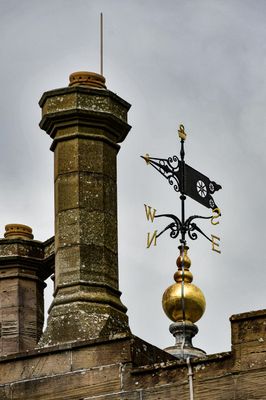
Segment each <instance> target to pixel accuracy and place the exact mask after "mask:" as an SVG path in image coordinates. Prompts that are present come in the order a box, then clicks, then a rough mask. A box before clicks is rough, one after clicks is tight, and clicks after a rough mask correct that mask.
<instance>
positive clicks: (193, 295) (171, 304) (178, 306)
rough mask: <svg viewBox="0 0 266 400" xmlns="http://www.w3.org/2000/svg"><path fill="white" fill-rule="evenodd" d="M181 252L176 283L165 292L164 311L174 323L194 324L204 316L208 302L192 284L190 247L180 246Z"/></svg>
mask: <svg viewBox="0 0 266 400" xmlns="http://www.w3.org/2000/svg"><path fill="white" fill-rule="evenodd" d="M179 250H180V255H179V257H178V259H177V261H176V264H177V267H178V270H177V271H176V273H175V274H174V280H175V281H176V283H174V284H173V285H171V286H169V287H168V288H167V289H166V291H165V292H164V294H163V299H162V304H163V309H164V312H165V314H166V315H167V316H168V318H170V319H171V320H172V321H174V322H177V321H183V320H186V321H191V322H193V323H194V322H196V321H198V320H199V319H200V318H201V317H202V315H203V314H204V311H205V307H206V301H205V297H204V295H203V293H202V291H201V290H200V289H199V288H198V287H197V286H196V285H194V284H193V283H191V282H192V280H193V275H192V273H191V272H190V271H189V268H190V265H191V261H190V258H189V257H188V255H187V251H188V247H187V246H179ZM182 282H183V283H182ZM182 286H183V289H182ZM182 292H183V296H182ZM182 297H183V298H182Z"/></svg>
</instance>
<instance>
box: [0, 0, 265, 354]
mask: <svg viewBox="0 0 266 400" xmlns="http://www.w3.org/2000/svg"><path fill="white" fill-rule="evenodd" d="M101 11H102V12H103V13H104V20H105V51H104V53H105V56H104V75H105V77H106V80H107V86H108V88H109V89H110V90H112V91H114V92H115V93H117V94H118V95H119V96H121V97H122V98H124V99H125V100H127V101H128V102H129V103H130V104H132V108H131V110H130V112H129V123H130V125H132V129H131V131H130V133H129V135H128V137H127V139H126V140H125V142H124V143H123V144H122V146H121V150H120V152H119V156H118V203H119V271H120V289H121V290H122V292H123V296H122V301H123V303H124V304H125V305H126V306H127V307H128V316H129V321H130V326H131V329H132V332H133V333H134V334H136V335H138V336H140V337H141V338H143V339H145V340H147V341H149V342H150V343H152V344H155V345H156V346H158V347H161V348H164V347H167V346H170V345H172V344H173V343H174V339H173V337H172V336H171V334H170V333H169V331H168V327H169V324H170V321H169V320H168V319H167V317H166V316H165V315H164V313H163V310H162V307H161V298H162V294H163V292H164V290H165V289H166V288H167V287H168V286H169V285H171V284H172V283H173V274H174V272H175V270H176V266H175V260H176V258H177V253H178V250H177V246H178V241H176V240H173V239H170V238H169V237H168V235H167V234H166V235H164V236H162V237H160V238H159V239H158V242H157V247H153V248H150V249H149V250H147V249H146V248H145V246H146V234H147V232H148V231H151V230H152V229H155V228H156V227H159V228H160V227H163V221H158V222H157V221H155V222H154V224H153V226H151V224H150V223H148V222H147V221H146V218H145V212H144V206H143V204H144V203H146V204H149V205H151V206H153V207H154V208H156V209H157V210H158V212H160V213H164V212H168V213H174V214H176V215H178V216H180V204H179V203H180V201H179V196H178V195H177V194H176V193H175V192H174V191H173V189H172V188H171V187H170V186H169V185H168V184H167V182H166V180H164V179H163V178H162V177H161V175H159V174H158V173H157V172H156V171H155V170H153V169H152V168H151V167H147V166H146V165H145V162H144V161H143V160H142V159H141V158H140V157H139V156H140V155H142V154H145V153H149V154H150V155H152V156H157V157H168V156H172V155H175V154H176V155H179V142H178V139H177V127H178V125H179V124H180V123H183V124H184V125H185V128H186V131H187V135H188V136H187V141H186V160H187V162H188V163H189V164H190V165H192V166H193V167H194V168H196V169H198V170H199V171H200V172H202V173H204V174H205V175H207V176H209V177H210V178H211V179H212V180H215V181H216V182H217V183H219V184H221V185H222V187H223V189H222V191H219V192H217V193H216V194H215V201H216V203H217V205H218V206H219V207H220V208H221V211H222V218H221V223H220V224H219V225H218V226H216V227H214V226H212V225H211V224H210V223H209V222H203V223H201V222H200V223H199V224H200V227H201V228H202V229H204V231H205V232H206V234H208V235H210V234H214V235H217V236H220V237H221V250H222V253H221V255H219V254H217V253H214V252H212V251H211V246H210V243H209V242H208V241H207V240H206V239H204V238H199V239H198V240H197V241H195V242H192V243H191V242H189V243H188V244H189V246H190V248H191V249H190V256H191V259H192V266H191V272H192V273H193V275H194V283H195V284H196V285H197V286H199V287H200V288H201V290H202V291H203V292H204V294H205V297H206V302H207V307H206V312H205V314H204V316H203V317H202V319H201V320H200V321H199V322H198V327H199V333H198V335H197V337H196V338H195V340H194V345H195V346H198V347H200V348H201V349H203V350H205V351H206V352H207V353H214V352H222V351H228V350H230V340H231V334H230V323H229V317H230V315H232V314H235V313H239V312H244V311H251V310H257V309H263V308H265V305H266V299H265V283H266V269H265V266H266V260H265V258H266V254H265V219H266V216H265V204H266V190H265V187H264V182H265V171H266V158H265V155H266V146H265V144H266V139H265V131H266V113H265V107H266V85H265V81H266V80H265V78H266V72H265V71H266V24H265V18H266V1H264V0H263V1H260V0H256V1H254V0H250V1H247V0H239V1H237V0H230V1H229V0H227V1H225V0H209V1H207V0H191V1H188V0H187V1H184V0H168V1H167V0H165V1H164V2H162V1H161V0H146V1H140V0H134V1H133V0H131V1H129V0H106V1H101V0H90V1H89V0H88V1H85V0H83V1H82V0H75V1H73V0H71V1H70V0H53V1H52V0H47V1H41V0H34V1H33V0H31V1H29V0H23V1H18V0H16V1H15V0H0V52H1V67H0V71H1V73H0V87H1V92H0V118H1V136H0V185H1V197H0V221H1V231H2V235H3V233H4V225H5V224H7V223H12V222H18V223H24V224H26V225H30V226H31V227H32V228H33V231H34V235H35V239H38V240H45V239H47V238H49V237H50V236H52V235H53V234H54V225H53V224H54V215H53V153H52V152H51V151H50V150H49V147H50V144H51V139H50V138H49V137H48V135H46V134H45V132H43V131H41V130H40V128H39V127H38V123H39V121H40V109H39V106H38V101H39V99H40V97H41V95H42V93H43V92H44V91H47V90H51V89H55V88H59V87H64V86H67V85H68V76H69V74H70V73H71V72H74V71H78V70H89V71H95V72H99V34H98V33H99V14H100V12H101ZM191 214H200V215H209V214H210V210H208V209H207V208H205V207H203V206H200V205H198V204H197V203H196V202H194V201H193V200H190V199H188V200H187V215H191ZM167 222H168V221H167ZM156 224H157V225H156ZM46 297H47V299H49V296H46ZM47 301H50V300H47Z"/></svg>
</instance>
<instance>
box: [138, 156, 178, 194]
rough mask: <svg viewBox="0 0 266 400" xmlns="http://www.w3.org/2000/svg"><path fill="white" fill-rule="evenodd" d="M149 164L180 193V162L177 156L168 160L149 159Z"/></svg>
mask: <svg viewBox="0 0 266 400" xmlns="http://www.w3.org/2000/svg"><path fill="white" fill-rule="evenodd" d="M143 158H144V157H143ZM148 160H149V164H151V165H152V166H153V167H154V168H155V169H156V170H157V171H158V172H160V174H161V175H163V176H164V177H165V178H166V179H167V180H168V182H169V184H170V185H171V186H173V188H174V190H175V191H176V192H179V191H180V181H179V167H180V161H179V159H178V157H177V156H172V157H168V158H153V157H149V159H148Z"/></svg>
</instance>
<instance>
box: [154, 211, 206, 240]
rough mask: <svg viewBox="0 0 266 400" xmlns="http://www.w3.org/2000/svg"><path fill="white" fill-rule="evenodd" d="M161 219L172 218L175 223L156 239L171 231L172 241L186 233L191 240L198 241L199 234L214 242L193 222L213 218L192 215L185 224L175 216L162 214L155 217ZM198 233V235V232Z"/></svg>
mask: <svg viewBox="0 0 266 400" xmlns="http://www.w3.org/2000/svg"><path fill="white" fill-rule="evenodd" d="M160 217H167V218H171V219H173V220H174V222H171V224H169V225H167V226H166V228H164V229H163V230H162V231H161V232H160V233H159V234H158V235H157V236H156V237H157V238H158V237H159V236H161V235H162V234H163V233H164V232H165V231H167V230H169V229H170V237H171V238H172V239H176V238H177V237H178V235H179V233H180V232H185V233H187V234H188V236H189V238H190V239H191V240H196V239H198V233H200V234H201V235H203V236H204V237H205V238H206V239H208V240H209V241H210V242H211V241H212V240H211V239H210V238H209V237H208V236H207V235H205V233H204V232H203V231H202V230H201V229H200V228H199V227H198V226H197V224H196V223H195V222H192V221H193V220H194V219H198V218H199V219H211V218H212V216H210V217H202V216H200V215H192V216H191V217H189V218H188V219H187V220H186V221H185V222H184V224H182V222H181V221H180V219H179V218H178V217H177V216H175V215H173V214H160V215H155V218H160ZM195 231H196V232H198V233H196V232H195Z"/></svg>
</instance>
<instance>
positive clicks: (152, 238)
mask: <svg viewBox="0 0 266 400" xmlns="http://www.w3.org/2000/svg"><path fill="white" fill-rule="evenodd" d="M151 235H152V236H151ZM156 240H157V231H154V232H153V234H151V233H150V232H149V233H148V235H147V249H148V248H149V247H150V246H151V245H152V243H153V244H154V246H156Z"/></svg>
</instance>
